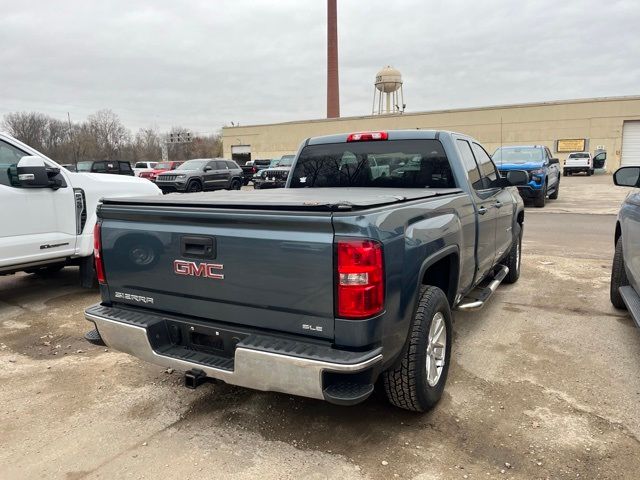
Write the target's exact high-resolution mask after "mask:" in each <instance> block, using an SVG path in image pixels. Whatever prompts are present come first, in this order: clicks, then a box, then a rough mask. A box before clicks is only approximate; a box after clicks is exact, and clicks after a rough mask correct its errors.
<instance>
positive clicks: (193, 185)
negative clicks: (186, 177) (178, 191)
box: [187, 180, 202, 192]
mask: <svg viewBox="0 0 640 480" xmlns="http://www.w3.org/2000/svg"><path fill="white" fill-rule="evenodd" d="M201 191H202V184H201V183H200V182H199V181H198V180H191V181H190V182H189V184H188V185H187V192H201Z"/></svg>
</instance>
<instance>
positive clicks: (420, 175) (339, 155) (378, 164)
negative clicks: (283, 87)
mask: <svg viewBox="0 0 640 480" xmlns="http://www.w3.org/2000/svg"><path fill="white" fill-rule="evenodd" d="M305 187H315V188H318V187H376V188H455V187H456V182H455V180H454V178H453V172H452V170H451V165H450V164H449V160H448V158H447V156H446V154H445V152H444V148H443V147H442V144H441V143H440V141H439V140H388V141H375V142H349V143H336V144H326V145H307V146H306V147H304V148H303V149H302V152H300V156H299V158H298V161H297V163H296V166H295V169H294V171H293V173H292V175H291V184H290V188H305Z"/></svg>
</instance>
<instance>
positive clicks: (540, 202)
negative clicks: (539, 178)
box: [533, 183, 547, 208]
mask: <svg viewBox="0 0 640 480" xmlns="http://www.w3.org/2000/svg"><path fill="white" fill-rule="evenodd" d="M546 202H547V184H546V183H545V184H544V187H543V188H542V191H541V192H540V193H539V194H538V195H537V196H536V198H534V199H533V205H534V206H535V207H538V208H543V207H544V205H545V203H546Z"/></svg>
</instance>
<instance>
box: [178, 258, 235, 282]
mask: <svg viewBox="0 0 640 480" xmlns="http://www.w3.org/2000/svg"><path fill="white" fill-rule="evenodd" d="M223 268H224V267H223V265H221V264H219V263H196V262H188V261H186V260H174V261H173V272H174V273H175V274H176V275H188V276H191V277H204V278H212V279H213V280H224V274H222V273H216V271H218V270H222V269H223Z"/></svg>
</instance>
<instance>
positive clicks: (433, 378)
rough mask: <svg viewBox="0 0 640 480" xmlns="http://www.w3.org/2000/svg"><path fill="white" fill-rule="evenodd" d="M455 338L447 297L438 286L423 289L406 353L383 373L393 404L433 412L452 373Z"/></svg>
mask: <svg viewBox="0 0 640 480" xmlns="http://www.w3.org/2000/svg"><path fill="white" fill-rule="evenodd" d="M451 337H452V328H451V310H450V308H449V301H448V300H447V297H446V295H445V294H444V292H443V291H442V290H440V289H439V288H437V287H432V286H424V287H422V288H421V289H420V298H419V300H418V307H417V308H416V311H415V314H414V316H413V322H412V324H411V328H410V330H409V335H408V338H407V341H406V343H405V345H404V347H403V350H402V353H401V354H400V356H399V357H398V359H397V360H396V363H395V364H394V365H393V366H392V367H391V368H390V369H389V370H387V371H386V372H384V373H383V384H384V389H385V392H386V394H387V398H388V399H389V402H391V403H392V404H393V405H395V406H396V407H400V408H404V409H406V410H413V411H415V412H424V411H426V410H430V409H431V408H433V407H434V406H435V405H436V404H437V403H438V401H439V400H440V398H441V397H442V392H443V391H444V386H445V383H446V382H447V375H448V373H449V360H450V358H451Z"/></svg>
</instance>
